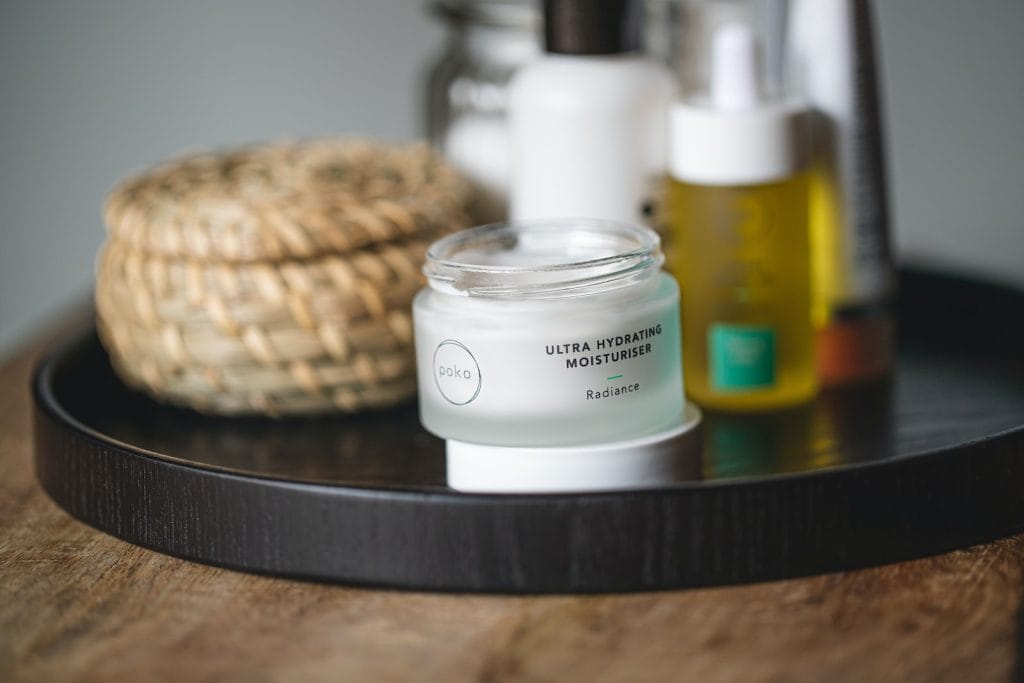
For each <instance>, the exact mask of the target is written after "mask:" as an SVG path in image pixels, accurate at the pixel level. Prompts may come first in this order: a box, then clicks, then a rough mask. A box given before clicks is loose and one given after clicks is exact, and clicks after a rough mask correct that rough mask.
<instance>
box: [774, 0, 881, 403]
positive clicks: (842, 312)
mask: <svg viewBox="0 0 1024 683" xmlns="http://www.w3.org/2000/svg"><path fill="white" fill-rule="evenodd" d="M870 9H871V8H870V6H869V3H868V1H867V0H793V7H792V8H791V16H790V26H791V29H790V32H791V39H790V47H791V50H792V55H791V58H792V72H793V73H794V75H795V79H796V85H797V87H798V88H799V89H800V90H802V91H803V92H804V93H805V95H806V98H807V100H808V102H809V104H810V106H811V108H812V110H813V113H814V115H813V119H812V133H813V138H812V140H813V144H812V147H813V150H814V158H813V164H812V173H811V176H810V179H811V180H810V220H811V235H812V244H813V254H814V276H815V279H814V290H815V292H814V293H815V311H814V317H815V325H816V327H817V328H818V345H817V346H818V372H819V375H820V377H821V379H822V381H823V382H824V383H825V384H831V385H837V384H849V383H852V382H858V381H864V380H871V379H877V378H879V377H883V376H884V375H886V374H887V373H888V371H889V370H890V368H891V365H892V356H893V340H892V338H893V327H894V321H893V319H892V315H893V312H892V310H893V306H892V304H893V301H892V299H893V296H894V288H895V271H894V268H893V263H892V255H891V249H890V235H889V228H890V226H889V221H888V207H887V202H886V178H885V159H884V154H883V139H882V133H883V130H882V125H881V122H880V106H879V100H878V83H877V74H876V68H877V65H876V62H877V55H876V52H875V49H876V48H875V44H874V40H873V35H872V33H873V32H872V23H871V21H872V16H871V12H870Z"/></svg>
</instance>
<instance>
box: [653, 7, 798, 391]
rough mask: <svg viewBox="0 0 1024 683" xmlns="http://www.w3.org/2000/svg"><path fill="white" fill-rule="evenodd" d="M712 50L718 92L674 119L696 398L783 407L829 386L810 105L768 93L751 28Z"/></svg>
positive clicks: (675, 230) (675, 179) (676, 234)
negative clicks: (816, 329)
mask: <svg viewBox="0 0 1024 683" xmlns="http://www.w3.org/2000/svg"><path fill="white" fill-rule="evenodd" d="M709 47H710V53H711V54H710V57H709V59H707V60H706V62H705V63H707V64H708V67H709V74H708V78H707V88H706V90H705V91H704V92H703V93H702V94H701V95H698V96H691V97H690V98H688V99H686V100H683V101H680V102H678V103H677V104H676V105H674V107H673V109H672V112H671V115H670V116H671V124H670V136H671V153H670V161H669V169H670V176H671V177H670V180H669V187H668V210H669V216H668V218H669V230H670V236H669V240H668V248H669V249H670V250H671V253H670V258H669V261H668V264H669V267H670V270H672V272H673V273H674V274H675V275H676V276H677V278H678V279H679V281H680V285H681V289H682V324H683V359H684V373H683V374H684V377H685V378H686V379H685V381H686V391H687V393H688V394H689V395H690V397H691V398H692V399H693V400H695V401H696V402H697V403H699V404H701V405H703V406H705V407H708V408H711V409H719V410H730V411H746V410H769V409H774V408H782V407H785V406H789V405H794V404H798V403H801V402H804V401H806V400H808V399H810V398H811V397H812V396H813V395H814V393H815V391H816V388H817V379H816V373H815V359H814V335H813V331H812V324H811V291H810V285H811V273H810V267H811V260H810V247H809V227H808V215H807V211H808V209H807V202H808V199H807V173H806V161H807V156H808V155H807V150H806V132H805V128H806V122H807V116H806V110H805V108H804V107H803V106H802V105H801V104H799V103H795V102H791V101H785V100H782V99H779V98H770V97H769V96H768V95H767V93H766V91H765V90H766V89H765V87H764V85H763V83H764V80H763V73H762V70H761V58H760V48H759V39H758V37H757V35H756V34H755V32H754V30H753V29H752V28H751V27H750V26H749V25H748V24H746V23H744V22H742V21H736V20H734V19H730V20H729V21H727V22H724V23H720V24H719V25H718V26H715V27H713V29H712V33H711V40H710V44H709Z"/></svg>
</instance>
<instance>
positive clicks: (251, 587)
mask: <svg viewBox="0 0 1024 683" xmlns="http://www.w3.org/2000/svg"><path fill="white" fill-rule="evenodd" d="M41 345H42V341H40V342H39V343H36V344H33V345H32V346H30V347H29V348H27V349H26V350H25V351H24V352H22V353H20V354H18V355H17V356H15V357H13V358H12V359H10V360H9V362H7V363H6V364H4V365H3V366H2V367H0V681H78V680H85V681H115V680H156V681H163V680H168V681H169V680H175V681H177V680H200V681H215V680H245V681H257V682H258V681H286V680H303V681H320V680H323V681H337V680H350V681H354V680H382V681H406V680H479V681H506V680H528V681H566V680H569V681H572V680H581V681H644V680H701V681H819V680H830V681H865V680H903V681H906V680H909V681H918V680H919V681H967V680H970V681H1002V680H1012V679H1013V678H1014V677H1015V675H1016V673H1017V651H1018V637H1019V636H1018V608H1019V604H1020V602H1021V596H1022V590H1021V587H1022V580H1024V572H1022V569H1024V561H1022V552H1024V536H1019V537H1015V538H1011V539H1006V540H1003V541H999V542H996V543H992V544H989V545H985V546H979V547H975V548H971V549H968V550H964V551H958V552H954V553H949V554H946V555H942V556H938V557H933V558H928V559H924V560H918V561H914V562H907V563H903V564H898V565H890V566H885V567H880V568H876V569H869V570H862V571H856V572H848V573H842V574H831V575H825V576H819V577H814V578H810V579H801V580H791V581H778V582H772V583H765V584H757V585H747V586H739V587H731V588H716V589H705V590H691V591H677V592H662V593H649V594H641V595H611V596H588V597H485V596H458V595H434V594H427V593H411V592H394V591H381V590H365V589H351V588H344V587H338V586H328V585H319V584H312V583H300V582H293V581H287V580H282V579H273V578H267V577H262V576H254V575H249V574H241V573H236V572H231V571H227V570H222V569H217V568H213V567H208V566H203V565H199V564H193V563H190V562H186V561H182V560H177V559H174V558H170V557H166V556H163V555H160V554H157V553H153V552H150V551H147V550H143V549H141V548H138V547H134V546H132V545H129V544H127V543H124V542H121V541H118V540H115V539H113V538H111V537H109V536H106V535H104V534H102V533H100V532H97V531H95V530H93V529H91V528H89V527H87V526H85V525H83V524H81V523H79V522H77V521H75V520H73V519H72V518H71V517H69V516H68V515H66V514H64V513H63V512H62V511H61V510H59V509H58V508H57V507H56V505H54V504H53V503H52V502H51V501H50V500H49V499H48V498H47V497H46V496H45V495H44V494H43V493H42V491H41V490H40V489H39V487H38V486H37V485H36V483H35V481H34V479H33V475H32V467H31V459H32V453H31V448H32V445H31V433H30V427H29V425H30V403H29V394H28V381H29V375H30V371H31V367H32V364H33V362H34V360H35V358H36V357H37V354H38V351H39V349H40V348H41Z"/></svg>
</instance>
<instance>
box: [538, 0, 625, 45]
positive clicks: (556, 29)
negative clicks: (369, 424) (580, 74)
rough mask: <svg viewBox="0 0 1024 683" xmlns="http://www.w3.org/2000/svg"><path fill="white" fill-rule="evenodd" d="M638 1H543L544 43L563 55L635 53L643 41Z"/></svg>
mask: <svg viewBox="0 0 1024 683" xmlns="http://www.w3.org/2000/svg"><path fill="white" fill-rule="evenodd" d="M642 24H643V3H642V2H641V1H640V0H544V43H545V49H546V50H547V51H548V52H553V53H557V54H564V55H610V54H620V53H623V52H637V51H639V50H640V49H641V47H642V45H643V40H642Z"/></svg>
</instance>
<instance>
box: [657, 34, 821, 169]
mask: <svg viewBox="0 0 1024 683" xmlns="http://www.w3.org/2000/svg"><path fill="white" fill-rule="evenodd" d="M760 59H761V58H760V46H759V44H758V41H757V37H756V36H755V35H754V32H753V31H752V30H751V29H750V27H749V26H747V25H745V24H743V23H738V22H732V23H727V24H722V25H720V26H719V27H718V28H717V29H716V30H715V32H714V34H713V35H712V40H711V59H710V70H711V77H710V81H709V84H708V93H707V96H706V99H705V100H704V101H700V100H696V101H692V102H681V103H677V104H676V105H674V106H673V107H672V111H671V113H670V115H669V117H670V119H669V121H670V123H669V125H670V135H671V142H670V157H669V172H670V173H671V175H672V177H674V178H676V179H677V180H682V181H685V182H690V183H694V184H699V185H755V184H762V183H767V182H772V181H775V180H781V179H783V178H786V177H789V176H791V175H793V174H795V173H796V172H798V171H799V170H800V169H801V168H803V167H804V166H805V164H806V162H807V141H806V134H807V133H806V126H807V116H806V114H807V110H806V107H805V106H804V105H803V104H802V103H799V102H771V101H767V100H766V99H765V95H764V88H763V86H762V83H761V78H760V75H761V65H760Z"/></svg>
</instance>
